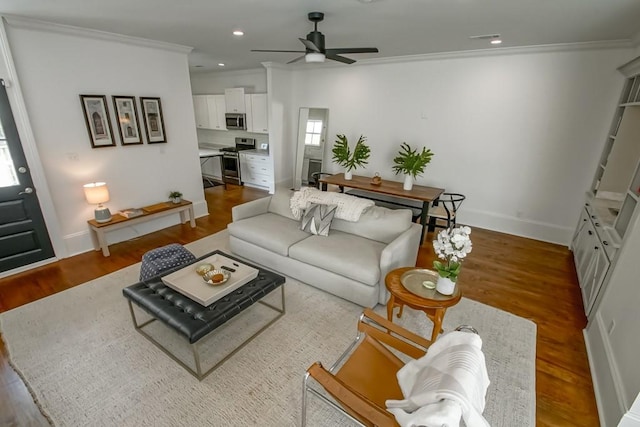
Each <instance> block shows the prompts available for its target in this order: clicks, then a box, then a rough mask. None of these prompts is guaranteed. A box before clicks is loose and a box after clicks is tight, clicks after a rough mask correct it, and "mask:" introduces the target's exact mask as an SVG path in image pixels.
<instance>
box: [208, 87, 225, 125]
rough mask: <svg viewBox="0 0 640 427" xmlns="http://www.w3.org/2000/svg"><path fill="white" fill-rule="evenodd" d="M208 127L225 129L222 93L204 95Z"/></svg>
mask: <svg viewBox="0 0 640 427" xmlns="http://www.w3.org/2000/svg"><path fill="white" fill-rule="evenodd" d="M206 98H207V109H208V115H207V117H208V121H209V126H208V128H209V129H216V130H227V126H226V122H225V119H224V114H225V113H224V108H225V107H224V95H206Z"/></svg>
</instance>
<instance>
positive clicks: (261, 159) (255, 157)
mask: <svg viewBox="0 0 640 427" xmlns="http://www.w3.org/2000/svg"><path fill="white" fill-rule="evenodd" d="M242 157H244V159H245V161H247V162H251V163H267V164H271V162H270V161H269V156H261V155H259V154H242Z"/></svg>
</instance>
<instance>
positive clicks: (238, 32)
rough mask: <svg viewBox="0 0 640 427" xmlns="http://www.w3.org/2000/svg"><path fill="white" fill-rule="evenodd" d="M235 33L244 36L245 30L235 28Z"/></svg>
mask: <svg viewBox="0 0 640 427" xmlns="http://www.w3.org/2000/svg"><path fill="white" fill-rule="evenodd" d="M233 35H234V36H244V31H241V30H235V31H234V32H233Z"/></svg>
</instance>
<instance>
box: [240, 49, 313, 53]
mask: <svg viewBox="0 0 640 427" xmlns="http://www.w3.org/2000/svg"><path fill="white" fill-rule="evenodd" d="M251 52H284V53H287V52H292V53H306V51H304V50H272V49H251Z"/></svg>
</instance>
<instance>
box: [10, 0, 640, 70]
mask: <svg viewBox="0 0 640 427" xmlns="http://www.w3.org/2000/svg"><path fill="white" fill-rule="evenodd" d="M312 11H319V12H324V13H325V20H324V22H321V23H320V24H319V28H318V29H319V31H321V32H323V33H324V35H325V37H326V47H327V48H334V47H377V48H378V49H380V53H378V54H352V55H346V56H349V57H351V58H353V59H364V58H386V57H393V56H403V55H417V54H427V53H436V52H453V51H464V50H475V49H489V48H494V47H493V46H490V45H489V43H488V42H487V41H486V40H470V39H469V36H473V35H481V34H493V33H499V34H501V35H502V38H503V40H504V42H503V44H502V45H500V46H501V47H514V46H533V45H546V44H557V43H579V42H592V41H612V40H630V39H634V38H636V39H637V37H638V34H639V32H640V0H372V1H370V2H368V3H367V2H364V0H361V1H359V0H182V1H180V0H106V1H95V0H94V1H91V0H1V1H0V13H1V14H11V15H20V16H25V17H30V18H35V19H40V20H43V21H49V22H55V23H59V24H67V25H74V26H78V27H85V28H92V29H97V30H102V31H108V32H113V33H119V34H126V35H129V36H137V37H143V38H148V39H154V40H161V41H166V42H172V43H177V44H182V45H186V46H192V47H194V51H193V53H192V54H191V57H190V63H191V65H192V66H195V65H201V66H203V68H193V70H194V71H197V70H211V69H215V70H220V69H221V68H220V67H218V66H217V64H218V63H219V62H223V63H225V64H226V67H225V68H224V69H226V70H236V69H248V68H258V67H260V63H261V62H264V61H273V62H281V63H285V62H287V61H289V60H291V59H293V58H295V57H296V56H298V55H297V54H295V53H254V52H250V50H251V49H286V50H302V49H301V48H302V44H301V43H300V42H299V41H298V37H302V38H304V37H306V34H307V33H308V32H309V31H311V30H312V28H313V24H312V23H310V22H309V21H307V13H308V12H312ZM234 29H241V30H243V31H244V32H245V36H243V37H242V38H238V37H236V36H233V35H232V34H231V32H232V31H233V30H234ZM344 66H345V67H346V66H348V65H344Z"/></svg>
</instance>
